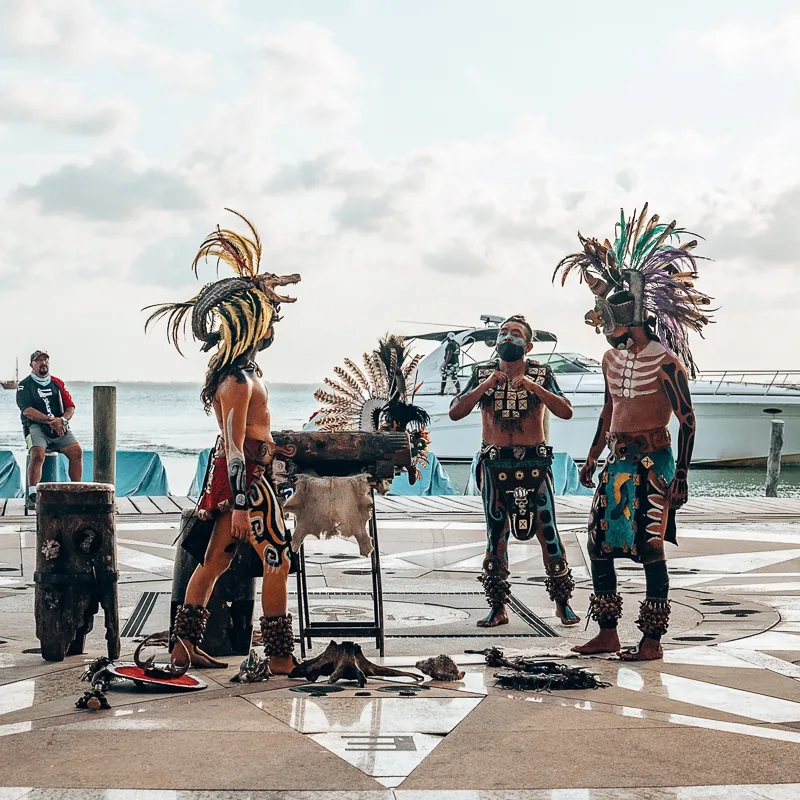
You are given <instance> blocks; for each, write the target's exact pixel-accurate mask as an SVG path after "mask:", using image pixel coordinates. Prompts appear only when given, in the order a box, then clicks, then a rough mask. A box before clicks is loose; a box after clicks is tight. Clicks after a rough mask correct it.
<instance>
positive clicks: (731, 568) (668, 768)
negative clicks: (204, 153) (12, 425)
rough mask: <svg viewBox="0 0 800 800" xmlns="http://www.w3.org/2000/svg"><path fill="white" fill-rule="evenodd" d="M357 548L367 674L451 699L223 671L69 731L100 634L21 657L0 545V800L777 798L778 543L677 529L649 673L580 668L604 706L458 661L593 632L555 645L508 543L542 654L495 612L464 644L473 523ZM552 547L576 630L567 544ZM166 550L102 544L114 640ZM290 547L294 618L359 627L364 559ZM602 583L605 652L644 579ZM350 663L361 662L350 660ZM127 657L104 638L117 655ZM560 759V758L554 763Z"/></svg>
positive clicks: (782, 752) (770, 527)
mask: <svg viewBox="0 0 800 800" xmlns="http://www.w3.org/2000/svg"><path fill="white" fill-rule="evenodd" d="M380 532H381V556H382V566H383V577H384V594H385V598H386V603H385V606H386V616H387V619H386V628H387V657H386V659H385V661H386V663H388V664H391V665H393V666H398V667H400V668H404V667H406V668H407V667H413V664H414V662H415V661H416V660H417V659H419V658H423V657H427V656H431V655H437V654H438V653H442V652H444V653H448V654H450V655H452V656H453V657H454V658H456V660H457V661H458V662H459V663H460V664H461V666H462V669H464V670H465V672H466V674H465V676H464V679H463V681H460V682H458V683H452V684H442V683H431V682H426V684H424V686H425V687H426V688H425V689H423V690H421V691H419V692H415V693H414V694H413V695H412V694H408V693H407V689H406V688H405V686H404V685H403V684H402V682H398V681H383V682H381V681H372V680H371V681H370V682H369V683H368V684H367V686H366V687H364V689H363V690H360V691H359V690H358V688H357V687H355V688H354V687H352V686H350V685H346V684H342V685H340V686H339V687H337V688H340V689H341V691H337V692H332V693H330V694H327V693H326V694H324V695H322V696H312V695H309V694H308V693H303V692H298V691H293V690H292V689H297V688H298V686H297V685H296V682H290V681H288V680H286V679H273V680H271V681H269V682H267V683H265V684H257V685H253V686H245V687H242V686H237V685H235V684H230V683H229V681H228V678H229V677H230V675H231V674H232V673H233V672H234V671H235V663H232V664H231V667H230V668H229V669H228V670H224V671H213V672H212V671H209V672H205V673H203V674H202V678H203V680H205V681H206V682H207V683H208V689H206V690H205V691H203V692H200V693H197V694H195V695H192V696H191V697H188V696H185V695H181V696H178V695H172V694H152V693H142V692H140V691H138V690H135V689H134V688H133V687H132V686H131V687H123V686H120V687H118V688H114V689H112V690H111V691H110V693H109V699H110V701H111V703H112V706H113V708H112V710H111V711H110V712H99V713H97V714H89V713H88V712H78V711H76V710H75V709H74V701H75V699H76V698H77V696H78V695H79V694H80V693H81V691H82V689H83V687H82V686H81V685H80V684H79V682H78V680H77V677H78V675H79V673H80V671H81V669H82V665H83V664H84V663H85V661H86V660H87V659H89V658H91V657H93V656H94V655H96V654H99V653H100V652H101V651H102V644H103V642H102V631H99V630H95V631H93V632H92V634H90V637H89V641H88V646H89V651H88V652H87V654H86V655H85V656H75V657H70V658H67V659H66V660H65V661H64V662H63V663H61V664H52V663H47V662H43V661H42V660H41V657H40V656H39V655H38V653H37V652H35V651H36V649H37V647H38V642H37V641H36V639H35V637H34V635H33V624H32V606H33V589H32V580H31V578H32V571H33V560H34V546H35V534H34V533H33V531H31V530H29V529H25V526H13V525H4V526H0V641H2V643H0V800H16V798H18V797H26V798H27V799H28V800H34V799H36V800H38V798H45V797H46V798H48V799H49V798H55V797H59V798H61V797H64V798H73V797H74V798H78V797H88V798H95V797H96V798H101V797H102V798H109V799H111V798H113V799H114V800H120V799H121V798H126V799H127V798H128V797H137V798H139V797H141V798H153V800H156V798H158V799H159V800H160V799H161V798H164V799H165V800H166V798H170V800H172V798H175V800H179V798H180V800H184V798H185V799H186V800H188V799H189V798H192V799H193V800H194V798H197V800H200V799H201V798H219V800H224V799H225V798H254V800H255V798H259V800H261V799H262V798H271V797H274V798H278V797H286V798H291V800H298V799H299V798H304V797H322V796H324V797H332V798H342V800H346V799H347V798H351V797H358V798H360V800H370V799H371V798H373V797H374V798H382V799H383V800H387V799H388V798H397V799H398V800H416V799H417V798H419V800H423V798H431V799H432V800H433V799H434V798H444V797H447V798H454V800H462V799H463V800H478V798H486V799H487V800H500V798H501V797H502V798H503V799H504V800H505V798H512V800H513V798H532V799H534V800H544V799H545V798H547V800H610V798H612V797H613V798H621V799H622V800H629V798H630V799H632V798H642V799H643V800H653V799H655V800H660V799H661V798H665V800H666V798H675V799H676V800H677V799H678V798H681V799H682V800H687V799H688V798H691V799H692V800H695V799H696V798H697V799H698V800H699V798H733V800H737V799H738V798H743V799H744V800H754V798H755V799H756V800H757V799H758V798H761V799H762V800H763V798H772V800H786V799H788V798H797V797H800V784H798V783H797V781H798V774H800V773H799V772H798V768H797V764H798V763H800V525H799V524H797V523H795V522H769V523H762V524H756V523H745V524H735V523H725V524H702V523H696V524H695V523H692V525H691V526H688V525H687V526H686V527H680V528H679V543H680V546H679V547H678V548H674V547H670V548H669V553H668V557H669V559H670V560H669V573H670V583H671V587H672V597H673V609H674V611H673V618H672V622H671V626H670V631H669V635H668V636H667V637H666V638H665V640H664V641H665V651H666V652H665V658H664V661H663V662H649V663H646V664H629V663H622V662H620V661H619V660H617V659H614V658H597V659H583V660H581V663H582V664H583V665H585V666H587V667H589V668H591V669H592V670H593V671H596V672H597V673H598V674H599V675H600V677H601V678H602V679H603V680H605V681H608V682H609V683H610V684H611V686H610V687H609V688H607V689H600V690H595V691H592V690H581V691H577V690H576V691H567V692H552V693H549V694H548V693H522V692H511V691H507V690H501V689H500V688H499V687H497V686H496V685H495V680H494V677H493V672H494V670H492V669H490V668H486V667H485V666H484V664H483V661H482V658H481V657H480V656H478V655H467V654H465V653H464V651H465V650H468V649H481V648H482V647H484V646H487V644H491V645H500V646H503V647H504V648H505V649H506V652H510V653H513V652H528V653H534V654H537V653H538V654H550V655H552V656H558V657H563V658H567V657H569V655H568V654H569V647H570V646H571V645H572V644H573V643H575V642H579V641H582V640H584V639H585V638H586V637H588V636H591V635H593V632H592V628H593V626H592V625H590V626H589V630H586V631H585V630H584V626H583V624H581V625H580V626H578V628H579V630H576V629H575V628H571V629H564V628H561V627H560V626H559V625H558V621H557V620H556V618H555V616H554V614H553V609H552V608H551V607H550V604H549V602H548V601H547V598H546V595H545V592H544V587H543V579H544V570H543V568H542V563H541V552H540V550H539V547H538V545H529V544H527V543H519V542H513V543H512V545H511V547H510V561H511V578H510V580H511V583H512V591H513V593H514V596H515V598H516V599H517V600H518V601H519V602H520V603H521V607H522V608H525V609H528V610H530V612H531V613H532V614H533V615H534V616H535V617H536V618H537V619H539V620H541V621H542V622H543V623H544V624H545V625H546V626H549V627H550V628H552V629H553V631H555V632H557V633H558V634H559V636H558V637H555V638H553V637H544V636H542V635H541V634H540V633H537V631H536V630H535V629H534V628H532V627H531V625H530V624H529V622H528V621H526V619H525V618H523V617H521V616H520V615H519V614H512V619H511V623H510V624H509V625H508V626H507V627H505V628H504V629H496V631H492V632H491V636H490V637H486V636H484V635H483V632H482V631H479V630H478V629H476V628H475V622H476V621H477V619H479V618H480V617H481V616H483V615H484V614H485V610H486V606H485V603H484V601H483V597H482V594H481V593H480V586H479V585H478V584H476V582H475V575H476V574H477V572H478V570H479V568H480V562H481V560H482V554H483V526H482V525H481V524H479V523H472V522H448V521H447V520H391V521H384V522H382V523H381V531H380ZM562 534H563V538H564V540H565V544H566V547H567V555H568V558H569V560H570V563H571V566H572V569H573V574H574V576H575V578H576V582H577V589H576V595H575V609H576V611H577V612H578V613H581V614H582V612H583V609H584V608H585V607H586V603H587V600H588V595H589V593H590V585H589V572H588V568H587V566H588V559H587V556H586V551H585V541H584V539H585V536H584V535H582V532H581V531H580V530H577V529H575V530H567V531H562ZM175 535H176V527H175V524H174V523H171V522H170V521H168V520H164V521H160V522H158V523H129V522H122V521H120V522H119V524H118V530H117V536H118V550H119V553H118V557H119V565H120V571H121V576H120V585H119V593H120V606H121V617H122V620H121V622H122V626H123V627H125V625H126V623H128V622H130V625H129V631H133V630H134V629H135V630H136V632H138V633H139V634H146V633H148V632H152V631H155V630H161V629H163V628H164V627H166V621H167V615H168V613H169V588H170V580H171V575H172V561H173V557H174V547H173V545H172V541H173V540H174V538H175ZM306 546H307V553H306V561H307V565H308V575H309V588H310V591H311V608H312V613H313V615H314V618H315V619H320V620H323V619H324V620H342V619H354V618H358V617H359V616H360V615H364V614H368V613H369V611H370V610H371V601H370V597H369V595H368V591H369V587H370V581H371V579H370V576H369V574H368V573H367V570H368V567H369V561H368V560H365V559H362V558H361V557H360V556H359V555H358V552H357V549H356V547H355V545H354V544H353V543H351V542H347V541H340V540H332V541H326V542H317V541H315V540H306ZM365 573H366V574H365ZM618 575H619V579H620V587H621V591H622V594H623V596H624V597H625V616H624V617H623V624H622V626H621V628H620V634H621V638H622V639H623V640H625V641H626V643H628V642H630V643H633V641H635V639H636V637H637V631H636V629H635V627H634V626H633V623H632V620H633V619H635V616H636V613H635V612H636V606H637V603H638V600H639V599H641V598H642V597H643V594H644V580H643V575H642V572H641V569H640V568H639V567H637V566H636V565H633V564H626V563H618ZM256 613H258V609H256ZM137 615H138V616H137ZM134 623H135V624H134ZM139 623H141V624H139ZM96 624H100V621H99V618H98V621H97V623H96ZM324 644H325V643H324V642H315V644H314V650H313V651H312V653H311V654H312V655H313V654H314V653H315V652H319V648H320V646H324ZM373 644H374V643H373ZM363 646H364V650H365V653H366V654H367V655H368V657H370V658H372V659H373V660H377V658H376V655H375V651H374V648H373V647H372V645H371V643H368V642H364V643H363ZM133 647H134V640H133V638H126V639H125V640H124V645H123V652H124V653H126V654H127V655H128V656H129V655H130V652H131V651H132V649H133ZM238 660H239V659H238V658H232V659H231V661H232V662H238ZM384 689H385V690H388V691H383V690H384ZM401 691H403V694H401ZM317 694H319V693H317ZM564 752H567V754H568V757H567V758H566V759H564V758H561V757H554V756H553V753H560V754H562V755H563V753H564ZM53 787H61V788H60V789H59V791H58V792H57V793H55V794H54V793H53V791H52V790H53ZM45 790H47V791H45ZM48 792H49V793H48Z"/></svg>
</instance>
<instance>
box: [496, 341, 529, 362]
mask: <svg viewBox="0 0 800 800" xmlns="http://www.w3.org/2000/svg"><path fill="white" fill-rule="evenodd" d="M497 355H499V356H500V358H501V359H502V360H503V361H519V360H520V359H521V358H522V356H524V355H525V348H524V347H522V345H519V344H514V343H513V342H500V344H498V345H497Z"/></svg>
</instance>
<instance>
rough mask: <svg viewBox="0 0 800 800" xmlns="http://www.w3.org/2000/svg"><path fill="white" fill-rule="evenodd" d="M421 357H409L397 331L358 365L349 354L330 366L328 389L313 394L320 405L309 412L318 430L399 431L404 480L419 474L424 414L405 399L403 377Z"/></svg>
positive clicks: (405, 380) (426, 417)
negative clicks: (404, 437)
mask: <svg viewBox="0 0 800 800" xmlns="http://www.w3.org/2000/svg"><path fill="white" fill-rule="evenodd" d="M421 360H422V356H421V355H416V356H413V357H412V356H411V355H410V353H409V350H408V346H407V345H406V343H405V340H404V339H403V338H402V337H401V336H395V335H389V336H387V337H386V338H385V339H381V340H380V341H379V342H378V347H377V348H376V349H375V350H373V351H372V352H371V353H364V355H363V357H362V361H363V364H364V368H363V369H361V368H360V367H359V366H358V365H357V364H355V363H354V362H353V361H351V360H350V359H349V358H346V359H345V360H344V364H345V365H344V367H334V368H333V371H334V373H335V374H336V378H325V379H324V383H325V385H326V386H327V387H328V389H318V390H317V391H316V392H315V393H314V397H315V399H316V400H318V401H319V402H320V403H322V408H321V409H320V410H319V411H318V412H317V414H316V415H315V416H314V419H315V420H316V424H317V427H318V428H319V429H320V430H323V431H353V430H356V431H359V430H360V431H404V432H407V433H408V434H409V438H410V439H411V454H412V457H413V467H412V469H411V470H409V481H410V482H411V483H414V482H415V481H416V480H417V479H418V478H419V477H420V471H419V465H420V464H423V465H427V463H428V454H427V450H428V445H429V444H430V436H429V435H428V432H427V431H426V430H425V426H426V425H429V424H430V416H429V415H428V412H427V411H425V409H424V408H420V406H416V405H414V404H413V403H411V402H410V399H409V394H413V392H411V393H409V388H408V380H409V378H411V377H412V375H413V374H414V372H415V371H416V369H417V365H418V364H419V362H420V361H421Z"/></svg>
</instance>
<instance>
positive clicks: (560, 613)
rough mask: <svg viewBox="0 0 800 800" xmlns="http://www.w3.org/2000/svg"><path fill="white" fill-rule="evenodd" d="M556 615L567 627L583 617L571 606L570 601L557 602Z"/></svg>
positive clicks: (575, 623)
mask: <svg viewBox="0 0 800 800" xmlns="http://www.w3.org/2000/svg"><path fill="white" fill-rule="evenodd" d="M556 616H557V617H558V618H559V619H560V620H561V624H562V625H564V626H566V627H568V626H570V625H577V624H578V623H579V622H580V621H581V618H580V617H579V616H578V615H577V614H576V613H575V612H574V611H573V610H572V609H571V608H570V605H569V603H556Z"/></svg>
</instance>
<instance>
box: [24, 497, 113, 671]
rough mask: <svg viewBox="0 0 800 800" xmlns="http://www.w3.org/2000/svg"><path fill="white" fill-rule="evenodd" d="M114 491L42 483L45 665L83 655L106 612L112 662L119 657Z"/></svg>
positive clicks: (39, 577) (38, 597)
mask: <svg viewBox="0 0 800 800" xmlns="http://www.w3.org/2000/svg"><path fill="white" fill-rule="evenodd" d="M115 524H116V523H115V519H114V487H113V486H111V485H109V484H107V483H100V484H98V483H40V484H39V491H38V498H37V518H36V572H35V573H34V575H33V582H34V585H35V587H36V591H35V610H34V617H35V619H36V636H37V638H38V639H39V641H40V642H41V644H42V658H43V659H44V660H45V661H63V660H64V656H65V655H79V654H80V653H83V652H84V643H85V641H86V635H87V634H88V633H89V631H91V630H92V626H93V624H94V615H95V614H96V613H97V611H98V609H102V611H103V614H104V621H105V628H106V643H107V649H108V657H109V658H110V659H112V660H113V659H115V658H119V652H120V640H119V601H118V599H117V577H118V574H119V573H118V572H117V548H116V536H115Z"/></svg>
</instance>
